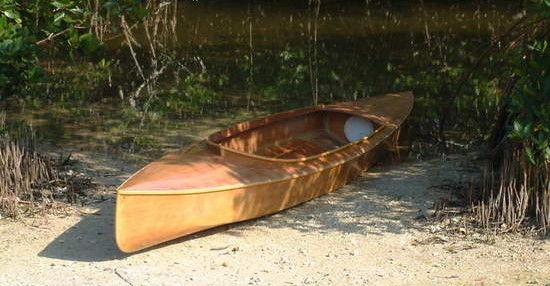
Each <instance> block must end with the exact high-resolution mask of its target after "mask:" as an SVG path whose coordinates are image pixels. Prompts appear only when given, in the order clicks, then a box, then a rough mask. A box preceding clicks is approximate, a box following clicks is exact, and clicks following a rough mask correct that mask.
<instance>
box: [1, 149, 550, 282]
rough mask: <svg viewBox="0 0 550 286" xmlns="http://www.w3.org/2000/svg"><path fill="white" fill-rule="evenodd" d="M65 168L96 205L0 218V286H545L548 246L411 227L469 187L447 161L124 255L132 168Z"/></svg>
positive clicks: (374, 173) (412, 166) (383, 172)
mask: <svg viewBox="0 0 550 286" xmlns="http://www.w3.org/2000/svg"><path fill="white" fill-rule="evenodd" d="M76 157H77V158H76V159H78V160H79V161H80V162H81V164H82V166H83V167H82V168H83V169H86V170H87V171H88V172H92V173H94V176H96V177H97V180H98V181H99V182H100V183H101V184H103V185H104V186H106V189H107V192H106V195H105V199H106V200H104V201H103V202H101V203H96V204H93V205H89V206H85V207H79V208H74V209H73V210H72V211H70V212H69V213H68V214H67V215H65V216H62V217H57V216H56V217H53V216H49V217H46V218H27V219H24V220H22V221H18V222H14V221H11V220H8V219H0V284H1V285H10V286H11V285H303V284H311V285H371V284H372V285H403V284H405V285H431V284H437V285H493V284H503V285H526V284H529V285H550V243H549V242H550V241H549V240H548V239H543V238H533V237H525V236H521V235H506V236H497V237H490V236H487V235H480V234H476V233H474V232H472V231H471V230H470V229H467V228H464V229H461V230H460V231H459V232H457V233H455V234H451V233H449V232H448V231H446V230H444V229H441V226H440V224H437V223H433V222H431V221H426V220H423V219H422V218H423V217H424V216H426V217H429V216H430V214H431V213H432V212H433V210H432V209H431V208H432V207H433V205H434V202H436V201H438V200H440V199H441V198H446V197H449V196H450V193H449V192H451V190H444V189H442V188H438V187H434V186H438V185H442V184H448V183H452V182H457V181H464V180H468V179H469V176H472V172H471V171H470V170H468V168H467V167H464V166H463V165H462V164H461V163H460V160H456V158H447V159H446V160H445V159H437V160H431V161H417V162H409V163H401V164H397V165H395V164H394V165H384V166H378V167H375V168H374V169H372V170H371V171H369V173H368V174H366V175H365V176H363V177H361V178H359V179H357V180H356V181H354V182H353V183H352V184H350V185H348V186H346V187H344V188H342V189H340V190H337V191H336V192H334V193H332V194H330V195H327V196H324V197H321V198H318V199H315V200H312V201H310V202H307V203H305V204H302V205H300V206H298V207H295V208H292V209H290V210H287V211H283V212H281V213H278V214H275V215H272V216H269V217H264V218H260V219H255V220H251V221H247V222H243V223H238V224H234V225H229V226H223V227H219V228H216V229H213V230H209V231H206V232H203V233H199V234H196V235H192V236H190V237H187V238H182V239H179V240H176V241H173V242H169V243H165V244H163V245H160V246H158V247H155V248H153V249H148V250H145V251H142V252H140V253H136V254H132V255H127V254H123V253H121V252H119V251H118V250H117V248H116V245H115V244H114V241H113V216H114V206H115V202H114V197H113V192H114V188H115V187H116V185H118V184H119V183H121V181H122V180H123V179H124V178H126V177H127V176H128V175H129V174H130V173H131V172H132V171H134V170H135V169H136V168H138V167H139V164H134V165H135V166H134V165H132V164H126V163H124V162H120V163H119V164H118V166H117V165H116V164H115V166H112V165H113V164H111V165H109V166H111V167H100V166H105V164H102V162H101V158H100V157H97V156H86V155H83V154H80V155H77V156H76Z"/></svg>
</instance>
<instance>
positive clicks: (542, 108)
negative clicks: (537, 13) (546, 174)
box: [509, 1, 550, 165]
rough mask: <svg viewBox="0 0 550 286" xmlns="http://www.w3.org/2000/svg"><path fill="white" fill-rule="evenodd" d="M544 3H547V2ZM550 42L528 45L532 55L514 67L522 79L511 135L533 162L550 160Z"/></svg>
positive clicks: (513, 101)
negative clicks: (521, 145)
mask: <svg viewBox="0 0 550 286" xmlns="http://www.w3.org/2000/svg"><path fill="white" fill-rule="evenodd" d="M544 3H545V4H544V5H548V2H546V1H545V2H544ZM546 7H549V8H550V6H546ZM549 15H550V14H549ZM548 45H549V41H548V40H547V39H543V40H537V41H535V42H534V43H533V44H532V45H530V46H529V55H528V56H526V57H524V58H525V59H523V60H521V61H520V63H519V64H518V65H517V68H516V70H515V73H516V75H517V76H518V78H519V79H520V81H519V82H518V84H517V86H516V90H515V93H514V95H513V96H512V97H511V100H510V104H509V111H510V113H511V114H513V115H515V116H514V117H515V119H514V121H513V127H512V128H511V131H510V133H509V137H510V138H512V139H513V140H516V141H518V142H520V143H522V144H523V146H524V148H525V154H526V156H527V159H528V160H529V162H530V163H531V164H533V165H538V164H541V163H544V162H549V161H550V73H549V68H550V47H549V46H548Z"/></svg>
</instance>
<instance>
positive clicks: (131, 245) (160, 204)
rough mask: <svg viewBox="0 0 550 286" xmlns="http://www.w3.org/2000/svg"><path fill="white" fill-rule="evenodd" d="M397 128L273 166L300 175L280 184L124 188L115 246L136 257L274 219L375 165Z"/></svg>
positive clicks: (225, 156) (232, 158)
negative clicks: (205, 233)
mask: <svg viewBox="0 0 550 286" xmlns="http://www.w3.org/2000/svg"><path fill="white" fill-rule="evenodd" d="M410 100H411V101H412V95H411V99H410ZM411 106H412V103H411ZM409 111H410V109H409V110H408V111H407V114H408V112H409ZM407 114H405V115H404V116H405V117H406V115H407ZM399 123H400V122H399ZM397 127H398V126H397V125H396V126H395V128H387V129H384V130H382V131H381V132H379V134H378V135H377V136H380V140H379V142H376V143H377V144H370V143H369V142H366V141H365V142H364V144H363V145H361V144H358V145H357V146H358V148H353V149H347V148H343V149H342V150H341V151H340V152H333V153H330V154H327V155H325V156H320V157H318V158H314V159H312V160H310V161H307V160H305V161H304V162H301V161H292V160H289V161H288V162H286V161H284V160H281V162H271V163H272V164H273V166H272V167H273V168H280V169H285V170H287V169H288V170H300V171H297V172H296V173H295V174H294V175H293V174H291V171H288V172H289V175H288V176H285V177H280V178H279V179H272V180H265V181H261V180H260V181H256V182H248V181H246V180H245V179H246V178H238V179H239V180H240V181H243V182H245V183H243V184H238V185H235V184H233V185H228V186H220V187H219V188H212V187H210V188H207V189H194V190H190V191H189V190H175V189H168V190H166V191H159V190H155V191H147V190H131V188H130V187H126V188H127V189H124V188H125V186H124V185H123V186H122V188H121V189H119V191H118V193H117V207H116V226H115V233H116V242H117V245H118V247H119V248H120V250H122V251H124V252H134V251H138V250H141V249H144V248H147V247H150V246H153V245H156V244H159V243H162V242H165V241H168V240H172V239H175V238H178V237H182V236H185V235H188V234H191V233H195V232H198V231H201V230H205V229H209V228H212V227H216V226H220V225H224V224H228V223H233V222H238V221H243V220H248V219H252V218H257V217H261V216H264V215H268V214H272V213H275V212H278V211H281V210H284V209H287V208H290V207H292V206H295V205H298V204H300V203H303V202H305V201H308V200H311V199H313V198H316V197H319V196H321V195H324V194H326V193H329V192H332V191H333V190H335V189H337V188H339V187H341V186H343V185H345V184H346V183H347V182H349V180H351V179H353V178H355V177H357V176H358V175H360V174H361V172H362V171H363V170H365V169H367V168H368V167H369V166H371V165H372V164H373V163H375V162H376V159H377V157H378V156H379V155H380V154H381V152H382V151H383V149H384V144H386V143H388V142H389V141H392V139H393V137H392V135H394V134H395V131H396V130H397ZM201 144H205V145H208V144H207V143H201ZM197 150H198V151H197V152H198V153H199V154H203V153H201V152H205V153H204V154H210V153H208V152H210V151H211V150H209V148H208V147H204V149H201V148H199V149H197ZM205 150H206V151H205ZM217 152H219V153H218V154H217V155H219V156H220V157H221V158H222V160H227V161H230V162H236V163H235V165H237V166H238V165H239V164H243V165H245V164H246V163H247V161H246V160H258V158H241V157H240V156H245V157H246V155H242V154H239V153H234V154H233V153H231V152H230V153H228V154H225V153H224V150H223V149H220V150H217ZM260 159H261V158H260ZM243 160H244V161H243ZM268 163H269V162H265V164H268ZM271 163H269V164H271ZM298 165H299V167H296V166H298ZM201 166H202V165H201ZM152 168H162V167H155V166H153V167H152ZM166 170H168V171H167V172H169V171H170V169H166ZM233 172H238V171H234V170H233ZM138 176H139V173H138ZM182 176H185V174H182ZM128 189H129V190H128Z"/></svg>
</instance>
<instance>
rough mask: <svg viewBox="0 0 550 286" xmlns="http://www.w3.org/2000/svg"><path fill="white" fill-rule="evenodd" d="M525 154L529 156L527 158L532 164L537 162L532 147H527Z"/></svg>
mask: <svg viewBox="0 0 550 286" xmlns="http://www.w3.org/2000/svg"><path fill="white" fill-rule="evenodd" d="M525 155H526V156H527V160H529V163H531V164H532V165H536V164H537V161H536V159H535V153H534V152H533V149H531V147H525Z"/></svg>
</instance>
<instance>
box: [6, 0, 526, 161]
mask: <svg viewBox="0 0 550 286" xmlns="http://www.w3.org/2000/svg"><path fill="white" fill-rule="evenodd" d="M168 2H170V1H168ZM168 2H167V3H168ZM170 3H171V4H168V5H174V3H177V8H175V9H172V10H166V11H172V12H173V13H174V14H173V16H170V15H166V16H165V19H167V20H168V22H167V23H171V24H174V25H175V26H174V27H175V28H174V31H176V33H175V34H173V33H171V32H170V31H171V30H170V29H171V28H170V27H167V26H163V27H162V29H164V30H165V32H164V34H162V31H161V32H159V33H161V34H162V35H161V36H160V40H159V41H160V42H161V44H162V47H161V48H158V49H157V52H158V53H159V54H161V55H158V57H159V60H158V62H159V63H160V65H162V64H163V63H166V65H171V66H172V68H171V69H170V72H168V73H166V74H168V75H163V77H160V78H159V83H158V85H157V88H158V89H160V90H163V92H161V93H159V94H158V95H157V96H155V97H154V98H153V97H152V98H148V97H139V96H136V98H132V96H131V94H132V92H135V90H136V87H137V86H139V84H140V80H139V76H138V74H137V71H136V68H135V66H134V65H133V61H132V59H131V57H130V54H129V52H128V51H127V49H126V48H121V46H120V38H115V39H114V40H112V41H111V42H110V44H109V52H110V53H111V54H112V55H113V57H114V58H115V59H117V60H118V61H119V63H117V64H115V68H114V69H113V70H114V71H113V73H114V74H113V76H112V78H111V77H109V83H108V84H107V83H106V82H105V84H104V85H105V86H104V87H102V86H101V84H99V85H94V86H92V85H91V84H90V86H91V88H89V91H88V89H86V88H79V86H78V85H79V84H80V85H82V84H84V85H86V80H84V82H78V83H76V84H75V83H74V81H73V82H71V81H70V80H67V78H63V80H62V82H61V83H60V84H65V85H71V86H74V88H75V89H79V90H80V92H81V93H82V94H80V96H79V97H71V95H70V92H67V93H68V95H66V96H65V95H63V96H58V95H56V96H54V97H49V99H48V100H40V99H39V98H40V94H36V95H35V99H34V100H31V101H26V102H25V104H21V103H14V102H10V103H4V105H3V106H4V108H5V109H6V110H7V113H8V121H11V122H14V121H17V120H20V119H22V120H25V121H26V122H28V123H30V124H32V125H33V127H34V129H35V130H36V131H37V133H38V134H39V137H40V138H42V140H43V141H44V142H46V143H48V144H50V145H53V146H60V147H70V148H80V149H92V150H104V151H105V152H113V150H115V151H120V152H122V153H137V154H140V155H142V156H144V157H145V158H152V157H155V156H158V155H159V154H161V153H163V152H165V151H168V150H172V149H177V148H180V147H181V146H183V145H186V144H189V143H190V142H193V141H197V140H199V139H200V138H203V137H205V136H206V135H207V134H208V133H209V132H210V131H212V130H216V129H219V128H222V127H224V126H227V125H230V124H232V123H234V122H238V121H241V120H244V119H247V118H252V117H256V116H259V115H262V114H267V113H270V112H275V111H281V110H288V109H291V108H296V107H300V106H305V105H310V104H313V103H314V102H316V101H317V102H319V103H322V102H331V101H338V100H350V99H355V98H358V97H364V96H369V95H373V94H377V93H382V92H391V91H399V90H413V91H414V92H415V94H416V106H415V110H414V113H413V115H412V116H411V118H410V120H409V121H408V122H409V128H407V129H408V130H409V131H408V134H413V136H409V137H411V138H412V139H411V140H413V141H415V142H416V141H418V142H420V141H423V142H428V143H433V142H435V141H436V139H434V138H433V137H434V134H435V130H436V129H437V127H438V123H439V121H440V120H441V117H442V116H443V114H444V113H445V111H442V110H441V106H442V105H443V104H444V103H445V102H446V100H447V98H448V95H449V90H452V88H453V85H454V84H456V81H457V78H458V77H459V76H460V74H461V73H462V72H463V71H464V69H465V68H467V67H468V66H469V65H470V64H471V62H472V61H473V59H475V58H476V56H478V55H480V54H481V51H482V50H483V47H486V46H488V45H489V43H490V42H491V41H492V40H493V39H495V38H496V37H497V36H498V35H500V34H501V33H503V32H504V31H505V30H506V28H507V27H508V26H510V24H511V23H512V22H513V21H514V19H515V18H517V17H519V15H520V13H521V11H522V8H521V4H519V3H518V1H502V0H500V1H391V2H390V1H370V0H367V1H322V2H320V5H319V6H318V7H317V6H316V4H315V3H316V2H315V1H313V2H311V3H313V4H309V3H310V2H308V1H290V0H285V1H182V2H170ZM317 9H318V10H317ZM171 15H172V14H171ZM162 29H161V30H162ZM142 32H143V31H140V30H137V31H136V32H135V35H136V39H137V40H138V42H141V43H142V46H141V48H140V47H136V49H137V50H138V54H139V58H138V59H139V60H140V61H141V63H142V64H143V66H144V67H146V68H151V67H150V66H147V65H148V64H147V63H148V57H150V56H151V55H150V53H148V51H147V48H146V43H147V42H146V37H145V36H144V35H143V33H142ZM491 65H492V63H491V62H490V60H489V61H488V62H487V63H486V66H487V67H490V66H491ZM173 66H185V68H184V69H183V68H182V69H177V68H173ZM65 69H66V68H65ZM182 70H189V71H190V72H192V73H193V74H194V75H196V74H199V75H198V76H197V77H196V79H195V80H194V81H190V82H186V81H185V79H184V78H185V77H186V74H185V72H182ZM117 71H118V74H116V72H117ZM476 76H477V78H474V80H472V82H471V83H469V84H468V86H466V87H465V88H464V91H463V94H462V95H461V96H460V97H459V99H458V101H457V102H456V106H455V108H454V111H455V112H458V113H457V114H459V116H458V119H457V120H454V121H451V124H450V125H449V128H448V131H449V134H460V135H458V136H455V137H456V138H455V139H456V140H455V141H453V142H457V143H456V144H457V145H459V146H466V147H467V146H468V144H471V142H474V141H475V139H476V138H473V137H474V135H473V134H474V133H476V131H479V130H484V129H487V126H488V125H489V124H490V121H491V119H492V116H493V114H492V112H493V111H494V109H495V107H496V105H497V104H498V96H497V92H496V90H497V87H496V85H495V83H494V80H493V76H491V74H490V73H488V72H486V71H485V70H484V69H481V71H480V72H479V73H478V74H477V75H476ZM113 81H115V82H114V83H113ZM98 86H99V88H98ZM82 90H84V91H82ZM88 93H89V95H88ZM214 93H215V96H214V95H213V94H214ZM129 95H130V96H129ZM83 98H84V99H83ZM136 102H137V103H136ZM145 105H147V108H145V107H144V106H145ZM188 110H192V112H191V113H193V114H194V115H193V116H188V113H189V112H188ZM189 118H194V119H192V120H191V119H189ZM472 128H473V129H472ZM462 130H466V131H468V130H470V131H471V133H472V134H470V135H467V134H468V133H467V132H466V133H464V132H461V131H462ZM453 131H454V133H453ZM463 133H464V134H466V135H462V134H463ZM477 139H479V138H477ZM415 146H416V147H415ZM415 146H413V147H415V148H416V149H417V150H418V151H422V148H423V147H422V146H421V145H418V144H417V145H415ZM419 146H420V147H419ZM424 148H425V147H424Z"/></svg>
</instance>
